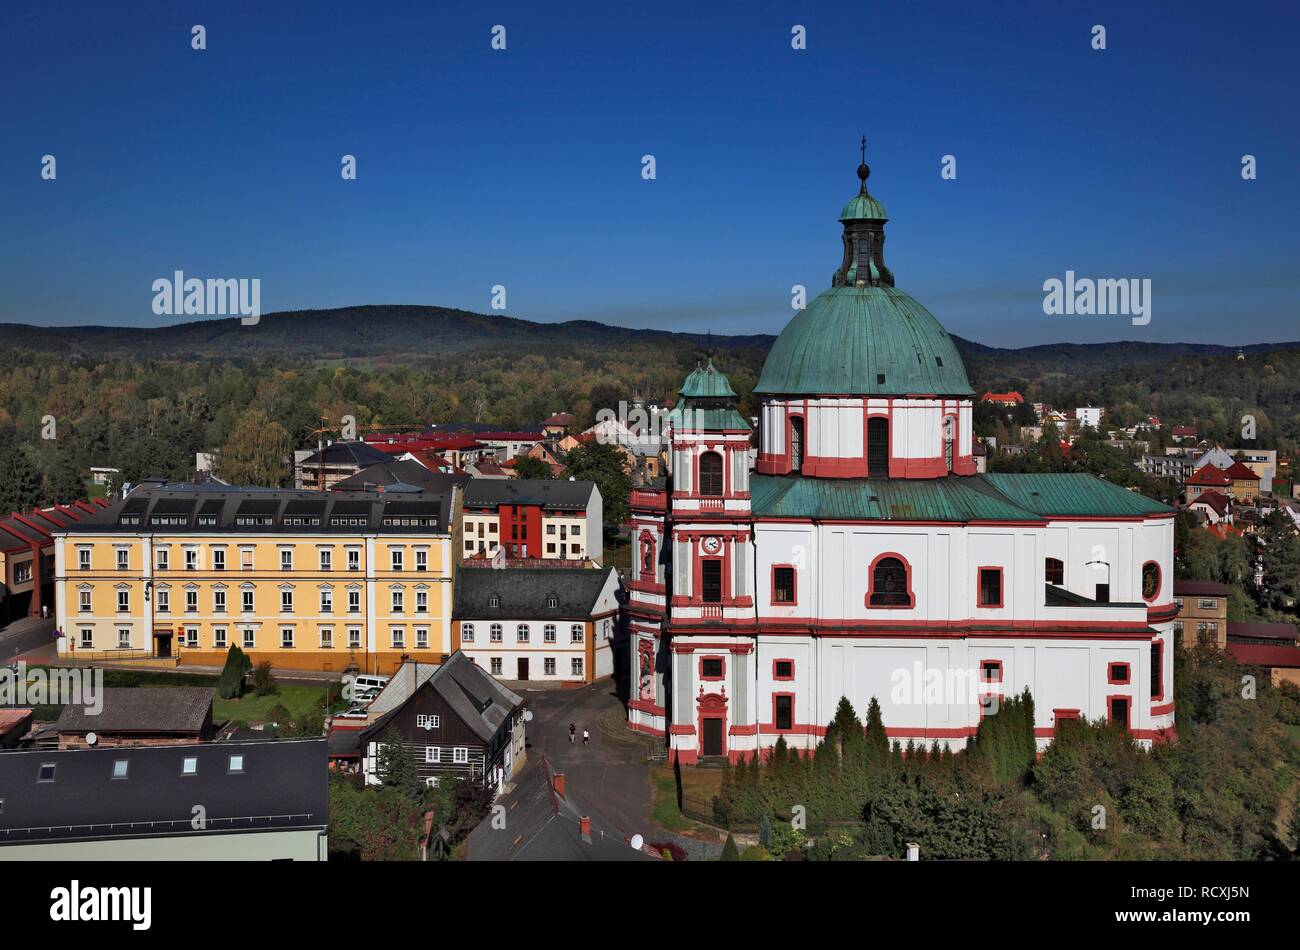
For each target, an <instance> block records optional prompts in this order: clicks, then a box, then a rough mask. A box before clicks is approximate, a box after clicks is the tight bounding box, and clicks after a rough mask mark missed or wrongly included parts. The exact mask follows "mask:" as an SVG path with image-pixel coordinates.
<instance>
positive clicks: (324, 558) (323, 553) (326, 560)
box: [320, 548, 334, 571]
mask: <svg viewBox="0 0 1300 950" xmlns="http://www.w3.org/2000/svg"><path fill="white" fill-rule="evenodd" d="M333 567H334V552H333V551H331V550H330V549H329V548H321V549H320V569H321V570H322V571H329V570H332V569H333Z"/></svg>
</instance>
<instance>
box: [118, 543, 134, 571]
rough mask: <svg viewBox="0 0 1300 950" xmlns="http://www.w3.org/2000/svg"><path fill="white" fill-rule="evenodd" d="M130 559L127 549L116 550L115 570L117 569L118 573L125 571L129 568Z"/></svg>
mask: <svg viewBox="0 0 1300 950" xmlns="http://www.w3.org/2000/svg"><path fill="white" fill-rule="evenodd" d="M130 558H131V552H130V550H129V549H127V548H118V549H117V569H118V570H119V571H125V570H126V569H127V568H128V567H130V566H131V560H130Z"/></svg>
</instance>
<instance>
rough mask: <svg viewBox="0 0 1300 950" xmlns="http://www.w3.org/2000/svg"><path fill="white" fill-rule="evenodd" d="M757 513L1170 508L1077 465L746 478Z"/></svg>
mask: <svg viewBox="0 0 1300 950" xmlns="http://www.w3.org/2000/svg"><path fill="white" fill-rule="evenodd" d="M749 490H750V500H751V505H752V508H753V512H754V516H755V517H758V518H813V519H820V518H843V519H848V520H862V521H952V522H959V523H960V522H969V521H1035V520H1039V519H1040V518H1043V517H1047V516H1051V515H1098V516H1105V515H1112V516H1133V515H1147V514H1159V513H1161V512H1166V511H1170V510H1171V509H1169V508H1168V507H1166V506H1165V505H1162V504H1160V503H1159V502H1156V501H1152V500H1151V499H1150V498H1145V497H1143V496H1141V495H1138V494H1136V493H1135V492H1130V491H1126V490H1125V489H1123V488H1120V487H1119V486H1118V485H1114V484H1111V483H1110V482H1107V481H1104V480H1103V479H1099V478H1096V477H1094V476H1092V475H1088V474H1083V473H1064V474H1049V475H1018V474H1005V475H971V476H950V477H948V478H937V479H897V478H896V479H888V478H803V477H800V476H797V475H760V474H757V473H754V474H752V475H751V476H750V480H749Z"/></svg>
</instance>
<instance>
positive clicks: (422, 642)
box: [415, 627, 429, 650]
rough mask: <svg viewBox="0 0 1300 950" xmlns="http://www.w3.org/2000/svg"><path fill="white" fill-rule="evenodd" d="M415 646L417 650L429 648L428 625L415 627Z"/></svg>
mask: <svg viewBox="0 0 1300 950" xmlns="http://www.w3.org/2000/svg"><path fill="white" fill-rule="evenodd" d="M415 648H416V649H417V650H427V649H429V628H428V627H416V628H415Z"/></svg>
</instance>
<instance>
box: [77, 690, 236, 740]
mask: <svg viewBox="0 0 1300 950" xmlns="http://www.w3.org/2000/svg"><path fill="white" fill-rule="evenodd" d="M100 696H101V698H102V700H103V704H104V705H103V709H101V710H100V711H99V712H98V714H97V715H91V714H90V711H89V710H88V709H87V707H86V706H84V705H79V704H76V703H68V705H66V706H64V707H63V712H62V713H60V714H59V720H58V722H57V723H55V725H54V731H55V732H72V733H87V732H102V733H122V732H147V733H160V732H172V733H185V734H195V735H197V734H198V733H199V732H201V731H202V730H203V727H204V725H205V724H207V723H208V722H209V721H210V719H211V716H212V688H211V687H208V686H138V687H125V686H122V687H118V686H109V687H106V688H104V689H103V690H101V691H100Z"/></svg>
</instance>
